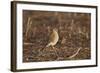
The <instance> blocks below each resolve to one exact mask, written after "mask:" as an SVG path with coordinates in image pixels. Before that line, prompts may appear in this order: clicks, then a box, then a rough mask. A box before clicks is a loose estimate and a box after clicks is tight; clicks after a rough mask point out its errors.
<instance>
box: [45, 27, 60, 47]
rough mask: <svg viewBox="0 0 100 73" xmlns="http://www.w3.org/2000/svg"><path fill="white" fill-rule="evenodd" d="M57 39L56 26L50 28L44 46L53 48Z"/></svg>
mask: <svg viewBox="0 0 100 73" xmlns="http://www.w3.org/2000/svg"><path fill="white" fill-rule="evenodd" d="M58 40H59V35H58V30H57V29H56V28H54V29H53V30H52V33H51V34H50V36H49V42H48V44H47V45H46V47H49V46H51V47H52V48H54V46H55V45H56V44H57V42H58Z"/></svg>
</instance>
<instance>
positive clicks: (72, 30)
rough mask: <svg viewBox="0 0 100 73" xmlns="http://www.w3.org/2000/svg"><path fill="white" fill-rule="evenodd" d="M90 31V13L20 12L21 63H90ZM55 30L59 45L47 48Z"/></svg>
mask: <svg viewBox="0 0 100 73" xmlns="http://www.w3.org/2000/svg"><path fill="white" fill-rule="evenodd" d="M90 27H91V14H89V13H76V12H75V13H73V12H50V11H30V10H23V62H41V61H59V60H60V61H61V60H84V59H90V58H91V53H90V52H91V47H90V46H91V45H90V41H91V36H90V35H91V28H90ZM54 28H57V29H58V35H59V41H58V42H57V44H56V45H55V46H54V48H52V47H51V46H50V47H46V45H47V44H48V41H49V36H50V33H51V32H52V30H53V29H54ZM79 48H81V49H80V51H79V52H78V53H77V55H75V56H74V57H72V58H69V57H70V56H72V55H73V54H75V53H76V52H77V50H78V49H79Z"/></svg>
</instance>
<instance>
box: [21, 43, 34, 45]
mask: <svg viewBox="0 0 100 73" xmlns="http://www.w3.org/2000/svg"><path fill="white" fill-rule="evenodd" d="M23 44H24V45H33V43H23Z"/></svg>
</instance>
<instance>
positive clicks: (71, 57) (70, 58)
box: [68, 48, 81, 59]
mask: <svg viewBox="0 0 100 73" xmlns="http://www.w3.org/2000/svg"><path fill="white" fill-rule="evenodd" d="M80 50H81V48H78V50H77V51H76V53H75V54H73V55H71V56H69V57H68V58H69V59H71V58H73V57H75V56H76V55H77V54H78V53H79V51H80Z"/></svg>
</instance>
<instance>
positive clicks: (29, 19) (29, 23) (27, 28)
mask: <svg viewBox="0 0 100 73" xmlns="http://www.w3.org/2000/svg"><path fill="white" fill-rule="evenodd" d="M31 24H32V23H31V17H29V18H28V21H27V27H26V34H25V36H26V37H27V35H28V32H29V29H30V28H31Z"/></svg>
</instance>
